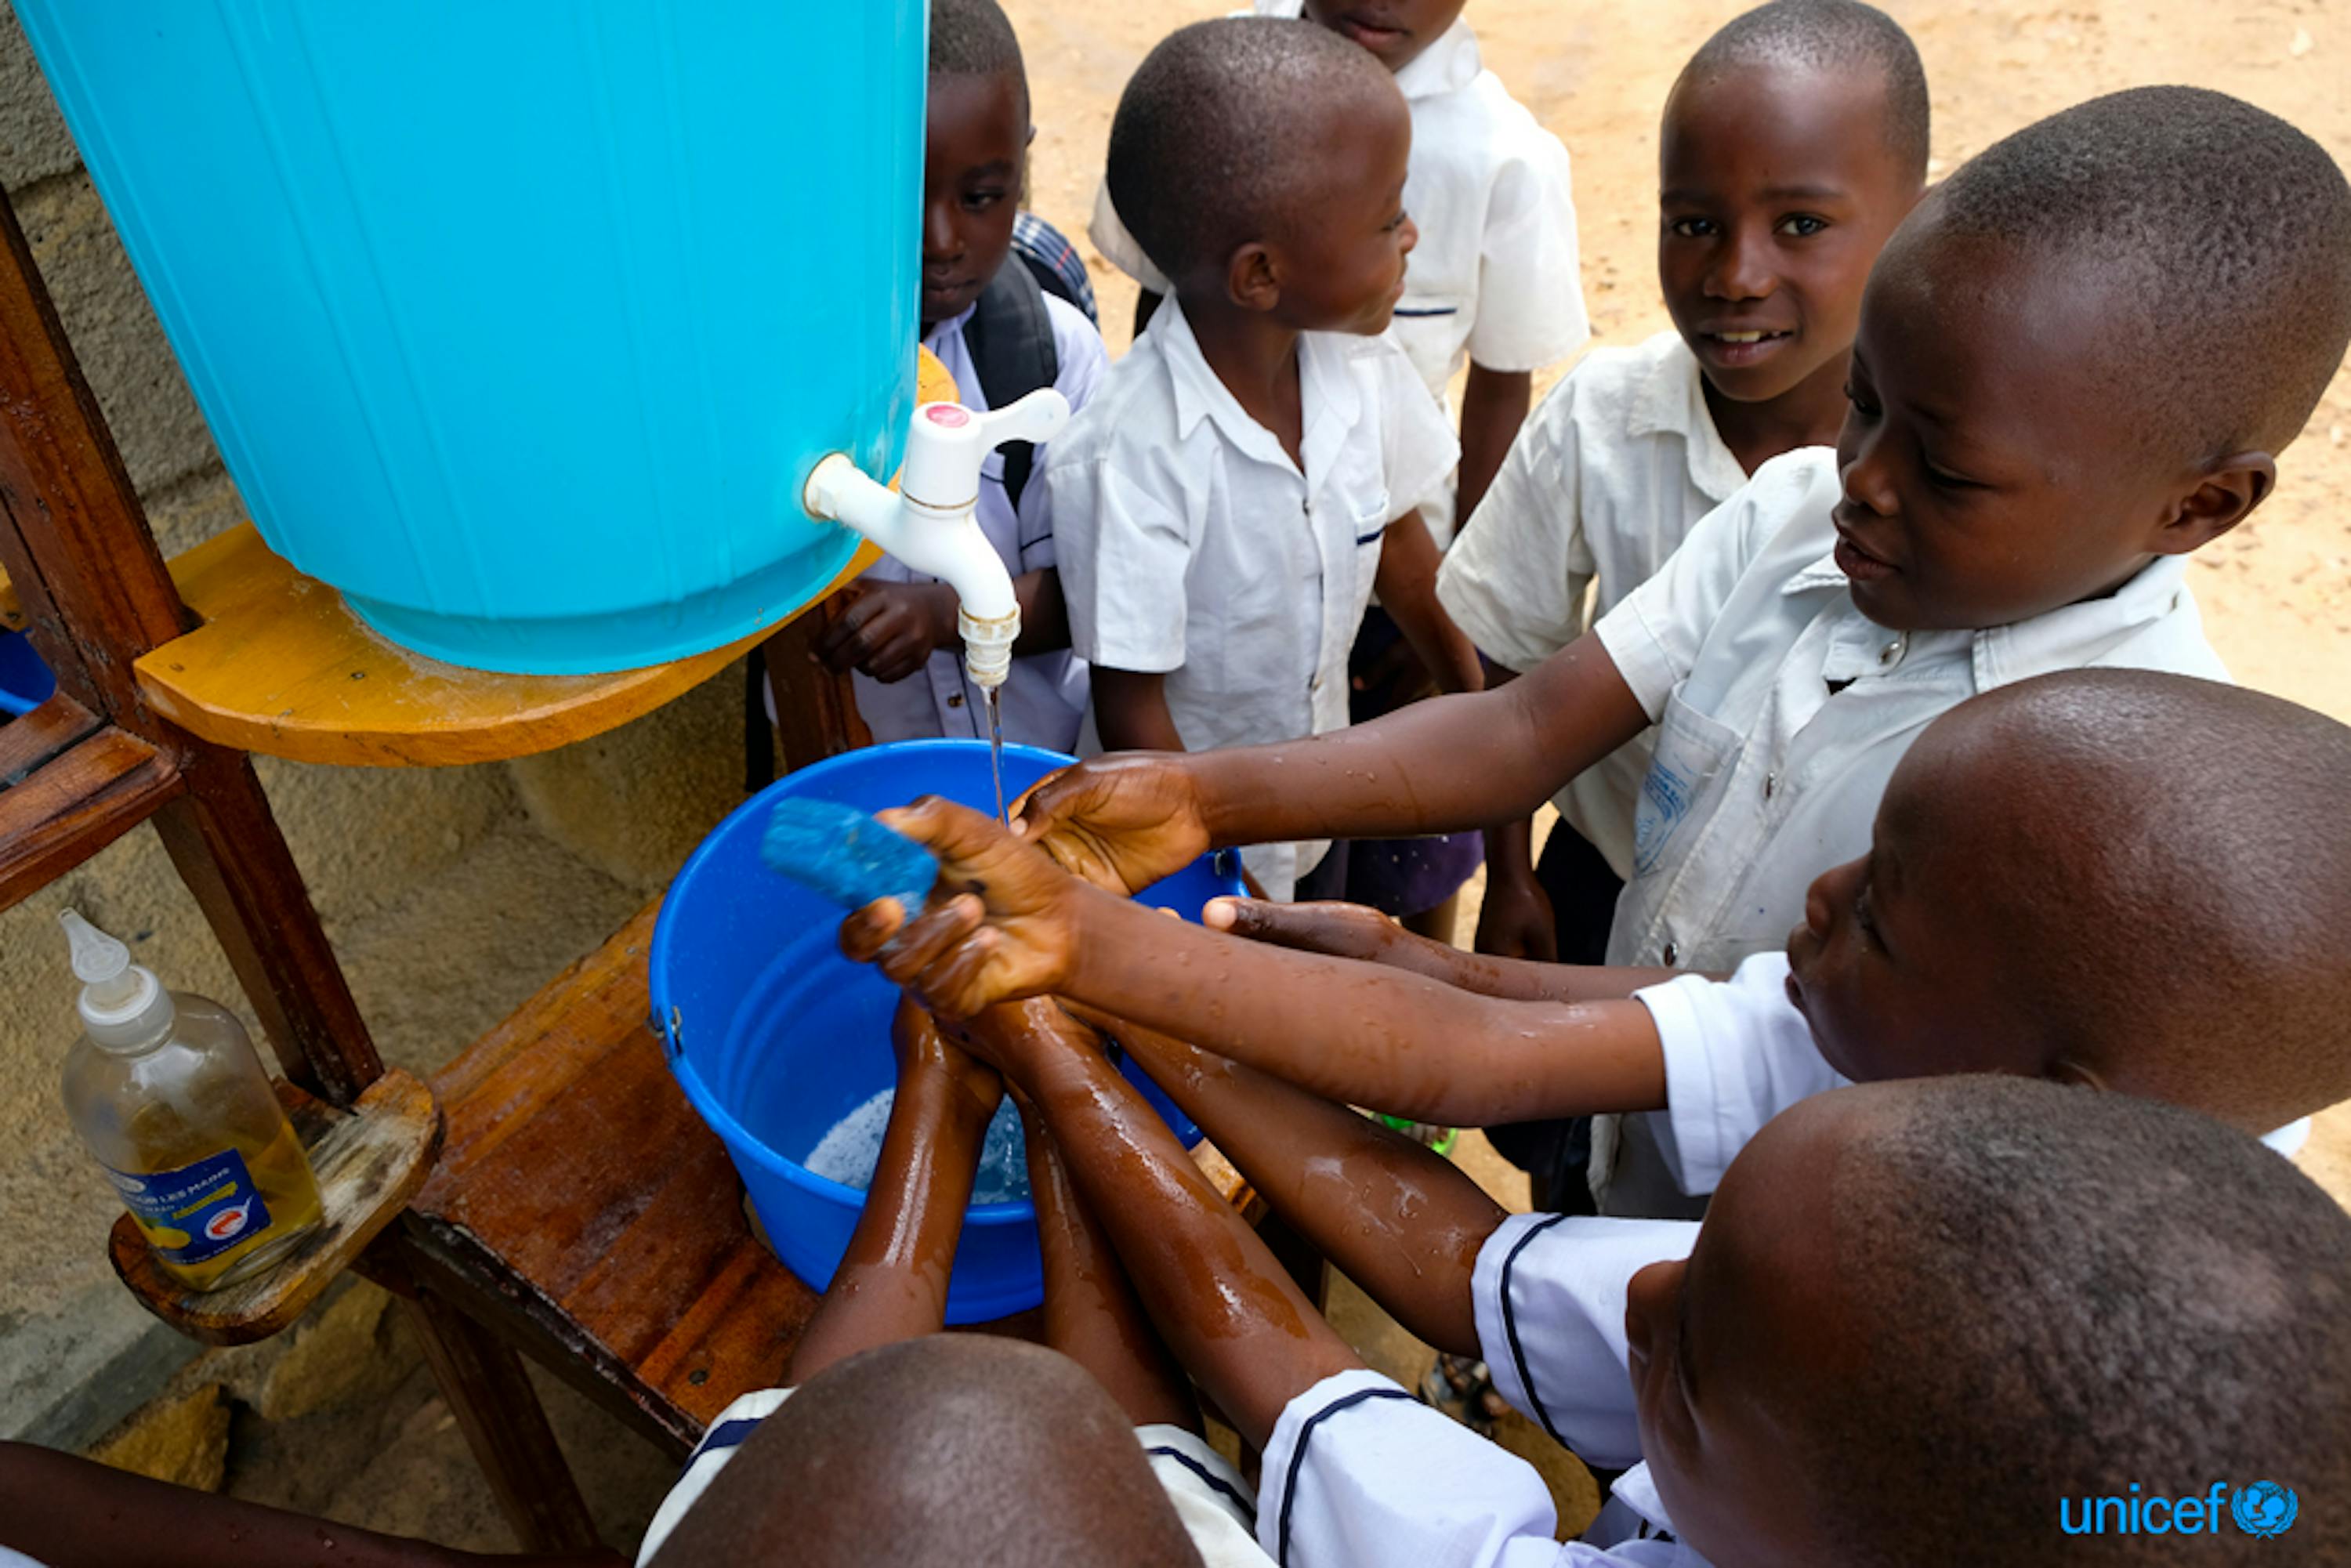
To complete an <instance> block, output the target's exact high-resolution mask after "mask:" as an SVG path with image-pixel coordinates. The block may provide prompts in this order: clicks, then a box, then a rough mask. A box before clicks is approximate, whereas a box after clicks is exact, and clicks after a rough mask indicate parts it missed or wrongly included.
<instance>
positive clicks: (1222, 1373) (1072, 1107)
mask: <svg viewBox="0 0 2351 1568" xmlns="http://www.w3.org/2000/svg"><path fill="white" fill-rule="evenodd" d="M974 1041H975V1044H976V1045H977V1046H978V1048H979V1049H981V1050H982V1051H987V1052H989V1053H991V1054H992V1055H993V1056H994V1058H995V1060H996V1061H997V1063H998V1065H999V1066H1000V1067H1002V1068H1003V1069H1004V1071H1005V1073H1006V1075H1007V1076H1008V1077H1009V1078H1010V1079H1012V1080H1013V1081H1014V1082H1017V1083H1019V1085H1020V1088H1021V1090H1022V1092H1024V1093H1025V1094H1026V1095H1027V1096H1028V1098H1029V1103H1031V1104H1033V1105H1035V1106H1036V1108H1037V1111H1038V1113H1039V1116H1040V1119H1041V1120H1042V1121H1043V1123H1044V1124H1045V1128H1046V1131H1047V1132H1048V1133H1049V1134H1050V1136H1051V1137H1052V1140H1053V1144H1054V1146H1055V1147H1056V1148H1057V1149H1059V1150H1060V1151H1061V1158H1062V1161H1063V1163H1064V1166H1065V1168H1066V1169H1067V1170H1068V1172H1069V1176H1070V1184H1071V1187H1072V1188H1073V1189H1074V1190H1075V1192H1076V1193H1077V1195H1078V1197H1080V1198H1081V1200H1082V1201H1083V1202H1084V1203H1085V1205H1086V1207H1087V1208H1088V1209H1089V1210H1090V1211H1091V1212H1092V1214H1093V1215H1094V1216H1095V1217H1096V1218H1098V1219H1099V1220H1100V1221H1101V1223H1102V1229H1103V1230H1104V1231H1105V1232H1106V1233H1107V1234H1108V1235H1109V1237H1110V1239H1111V1242H1112V1244H1113V1246H1114V1247H1115V1248H1116V1249H1117V1252H1118V1256H1119V1259H1120V1260H1121V1261H1122V1262H1123V1264H1124V1265H1125V1268H1126V1272H1127V1275H1128V1277H1129V1278H1131V1279H1132V1280H1133V1281H1134V1286H1135V1290H1136V1291H1137V1293H1138V1294H1139V1295H1140V1296H1141V1298H1142V1300H1143V1302H1144V1308H1145V1310H1146V1311H1148V1312H1149V1313H1150V1315H1151V1319H1152V1322H1155V1323H1156V1324H1157V1325H1158V1328H1159V1333H1160V1337H1161V1338H1162V1339H1163V1340H1165V1342H1166V1343H1167V1346H1168V1348H1169V1349H1170V1350H1172V1351H1173V1352H1174V1353H1175V1358H1176V1360H1177V1361H1179V1362H1181V1363H1182V1364H1184V1366H1185V1367H1186V1370H1188V1371H1189V1372H1190V1373H1191V1375H1192V1376H1193V1377H1194V1378H1195V1379H1196V1381H1197V1382H1198V1383H1199V1385H1200V1386H1201V1387H1202V1388H1203V1389H1205V1390H1206V1391H1207V1395H1208V1396H1209V1397H1210V1398H1211V1399H1214V1400H1215V1401H1216V1402H1217V1406H1218V1407H1219V1408H1221V1409H1222V1410H1223V1411H1224V1413H1225V1415H1226V1416H1227V1417H1228V1419H1230V1420H1231V1421H1232V1422H1233V1424H1234V1426H1235V1427H1238V1429H1239V1431H1240V1434H1241V1435H1242V1436H1243V1437H1247V1438H1248V1439H1249V1442H1250V1443H1251V1444H1253V1445H1255V1446H1256V1447H1258V1448H1263V1447H1264V1446H1265V1444H1266V1441H1267V1440H1268V1439H1269V1438H1270V1437H1271V1436H1272V1435H1273V1427H1274V1423H1275V1422H1276V1421H1278V1420H1279V1419H1280V1416H1281V1411H1282V1407H1283V1406H1286V1405H1288V1404H1289V1403H1290V1400H1292V1399H1294V1398H1296V1397H1297V1396H1299V1395H1301V1394H1303V1393H1304V1392H1305V1391H1306V1390H1308V1389H1309V1388H1311V1387H1312V1386H1314V1385H1316V1384H1317V1383H1320V1382H1322V1380H1323V1379H1324V1378H1326V1377H1329V1376H1332V1375H1334V1374H1337V1373H1341V1372H1345V1371H1349V1370H1351V1369H1353V1368H1355V1367H1360V1366H1361V1365H1363V1362H1362V1361H1361V1360H1360V1359H1359V1358H1358V1357H1357V1356H1356V1354H1355V1353H1354V1352H1353V1351H1352V1350H1350V1349H1349V1348H1348V1347H1347V1343H1346V1341H1344V1340H1343V1339H1341V1338H1340V1337H1339V1335H1338V1333H1336V1331H1334V1330H1333V1329H1332V1327H1331V1325H1330V1324H1329V1323H1327V1322H1324V1321H1323V1320H1322V1314H1321V1313H1320V1312H1316V1311H1315V1310H1314V1306H1313V1303H1312V1302H1311V1301H1308V1300H1307V1299H1306V1297H1305V1294H1304V1292H1302V1291H1300V1290H1299V1288H1298V1286H1297V1284H1296V1283H1295V1282H1293V1281H1291V1280H1290V1276H1289V1275H1288V1274H1287V1273H1285V1272H1283V1270H1282V1268H1281V1265H1280V1263H1278V1262H1276V1261H1275V1260H1274V1257H1273V1254H1272V1253H1271V1252H1270V1251H1268V1250H1267V1249H1266V1245H1265V1243H1264V1242H1262V1241H1260V1240H1259V1239H1258V1237H1257V1233H1256V1232H1255V1231H1253V1230H1251V1229H1250V1228H1249V1225H1248V1223H1247V1222H1246V1221H1244V1220H1243V1219H1242V1218H1241V1217H1240V1216H1239V1215H1238V1214H1236V1213H1234V1212H1233V1210H1232V1207H1231V1206H1230V1205H1228V1204H1227V1203H1226V1202H1225V1200H1224V1199H1223V1198H1221V1197H1218V1196H1217V1192H1216V1189H1215V1188H1214V1187H1211V1186H1209V1185H1208V1182H1207V1177H1206V1176H1202V1175H1201V1174H1200V1169H1199V1167H1198V1166H1196V1165H1194V1164H1193V1163H1192V1157H1191V1155H1188V1154H1186V1153H1185V1151H1184V1148H1183V1145H1180V1144H1178V1143H1176V1141H1175V1134H1172V1133H1170V1132H1169V1131H1168V1130H1167V1124H1165V1122H1162V1121H1161V1120H1160V1119H1159V1115H1158V1113H1156V1112H1155V1111H1154V1110H1152V1109H1151V1107H1150V1105H1149V1104H1148V1103H1146V1102H1145V1101H1144V1098H1143V1097H1142V1096H1141V1095H1140V1094H1138V1093H1136V1092H1135V1091H1134V1086H1133V1085H1132V1084H1130V1083H1128V1082H1126V1080H1125V1079H1123V1078H1122V1077H1120V1076H1119V1073H1118V1070H1117V1069H1116V1068H1114V1067H1113V1066H1111V1065H1110V1063H1109V1062H1108V1061H1104V1060H1103V1058H1102V1053H1101V1052H1099V1051H1092V1050H1086V1051H1073V1050H1071V1049H1069V1048H1068V1047H1067V1045H1066V1044H1064V1043H1062V1042H1061V1041H1057V1040H1044V1039H1042V1037H1040V1036H1037V1035H1033V1034H1031V1033H1030V1032H1029V1031H1027V1030H1015V1031H1008V1032H1004V1033H998V1032H997V1031H993V1030H990V1029H989V1028H988V1027H987V1020H986V1019H982V1020H979V1021H978V1022H977V1025H976V1027H975V1031H974Z"/></svg>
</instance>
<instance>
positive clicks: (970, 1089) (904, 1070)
mask: <svg viewBox="0 0 2351 1568" xmlns="http://www.w3.org/2000/svg"><path fill="white" fill-rule="evenodd" d="M890 1049H891V1051H892V1053H893V1055H895V1056H896V1057H897V1059H898V1077H899V1079H900V1080H901V1081H902V1082H903V1081H904V1080H905V1079H906V1078H907V1077H909V1076H911V1075H912V1074H914V1073H917V1072H935V1073H937V1074H938V1075H939V1076H940V1077H941V1078H942V1079H944V1080H945V1081H946V1082H948V1083H951V1084H953V1085H954V1086H955V1088H956V1092H958V1093H959V1094H960V1095H961V1096H962V1097H963V1100H964V1102H965V1103H964V1105H963V1108H964V1109H965V1110H967V1111H968V1112H970V1113H971V1114H972V1116H973V1119H974V1120H975V1121H977V1122H978V1123H980V1124H986V1123H987V1119H988V1118H989V1117H990V1116H993V1115H995V1114H996V1103H997V1102H998V1100H1001V1099H1002V1098H1003V1097H1004V1080H1003V1078H1002V1076H1001V1075H1000V1074H998V1071H997V1070H996V1069H995V1068H994V1067H993V1066H992V1065H990V1064H989V1063H987V1062H986V1061H977V1060H976V1059H974V1057H973V1056H972V1054H971V1052H969V1051H966V1050H965V1049H964V1048H963V1047H962V1046H961V1045H959V1044H957V1043H956V1041H954V1040H949V1039H948V1038H947V1037H946V1032H945V1031H944V1030H941V1029H940V1028H939V1026H938V1023H937V1021H936V1020H935V1019H933V1018H932V1017H931V1015H930V1014H928V1013H926V1012H925V1011H924V1010H923V1009H922V1006H921V1004H919V1003H917V1002H916V1001H915V1000H914V998H912V997H902V998H899V1000H898V1011H897V1015H896V1016H895V1017H894V1018H893V1019H891V1020H890Z"/></svg>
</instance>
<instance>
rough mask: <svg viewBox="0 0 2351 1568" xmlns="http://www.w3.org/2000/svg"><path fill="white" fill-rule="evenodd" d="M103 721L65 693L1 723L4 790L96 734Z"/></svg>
mask: <svg viewBox="0 0 2351 1568" xmlns="http://www.w3.org/2000/svg"><path fill="white" fill-rule="evenodd" d="M101 727H103V721H102V720H100V719H99V716H97V715H96V714H94V713H92V712H90V711H89V709H88V708H86V707H84V706H81V705H80V704H79V703H78V702H76V701H74V700H73V698H71V697H69V696H67V695H65V694H64V693H63V692H59V693H57V695H54V696H52V697H50V698H49V700H48V701H47V702H45V703H43V704H42V705H41V706H38V707H37V708H35V709H34V710H33V711H32V712H30V713H28V714H26V715H25V716H23V717H22V718H16V719H11V720H10V721H9V722H8V723H6V724H5V725H0V789H9V788H12V787H13V786H15V785H18V784H22V783H23V782H24V781H25V780H26V779H27V778H29V777H31V775H32V772H33V770H34V769H35V768H38V767H40V766H41V765H42V764H43V763H45V762H47V761H48V760H50V759H51V758H55V757H57V756H59V755H61V754H62V753H64V752H65V751H67V750H68V749H69V748H70V747H72V746H73V745H74V743H75V742H77V741H78V740H81V739H83V738H84V737H89V736H92V735H95V734H97V733H98V732H99V729H100V728H101Z"/></svg>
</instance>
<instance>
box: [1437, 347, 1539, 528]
mask: <svg viewBox="0 0 2351 1568" xmlns="http://www.w3.org/2000/svg"><path fill="white" fill-rule="evenodd" d="M1534 395H1535V378H1534V375H1533V373H1532V372H1531V371H1489V370H1488V369H1487V368H1486V367H1485V366H1483V365H1481V364H1479V362H1478V361H1475V360H1472V361H1469V378H1468V382H1467V384H1465V385H1464V386H1463V387H1462V389H1461V471H1460V476H1459V478H1458V479H1457V480H1456V481H1455V482H1454V499H1453V529H1454V532H1456V533H1458V532H1460V531H1461V530H1462V529H1463V528H1468V526H1469V519H1470V518H1471V517H1474V516H1475V515H1476V514H1477V511H1478V503H1479V502H1480V501H1482V500H1484V499H1485V498H1486V491H1487V488H1488V487H1489V486H1491V485H1492V484H1493V483H1494V476H1495V475H1497V474H1499V473H1500V472H1501V471H1502V459H1503V458H1505V457H1507V456H1509V455H1510V443H1511V442H1513V441H1515V440H1517V439H1518V435H1519V426H1520V425H1521V424H1524V423H1526V422H1527V410H1528V409H1530V408H1531V407H1532V406H1533V405H1534Z"/></svg>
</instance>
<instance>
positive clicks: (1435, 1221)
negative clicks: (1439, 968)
mask: <svg viewBox="0 0 2351 1568" xmlns="http://www.w3.org/2000/svg"><path fill="white" fill-rule="evenodd" d="M1090 1021H1093V1022H1096V1023H1098V1024H1099V1025H1100V1026H1101V1027H1102V1029H1104V1030H1106V1031H1107V1032H1108V1033H1110V1034H1111V1036H1112V1037H1113V1038H1114V1039H1116V1040H1118V1041H1119V1043H1120V1044H1122V1045H1123V1046H1124V1047H1125V1048H1126V1050H1127V1052H1128V1054H1130V1055H1132V1056H1133V1057H1134V1059H1135V1060H1136V1061H1140V1062H1141V1063H1142V1064H1143V1066H1144V1071H1147V1072H1149V1073H1150V1074H1151V1077H1152V1081H1153V1082H1155V1083H1157V1084H1158V1085H1159V1087H1160V1088H1161V1089H1162V1090H1164V1091H1165V1092H1166V1094H1167V1096H1168V1098H1169V1099H1171V1100H1173V1101H1175V1103H1176V1104H1177V1105H1179V1106H1181V1107H1182V1108H1183V1111H1184V1113H1185V1114H1186V1115H1187V1116H1189V1117H1191V1118H1192V1120H1193V1121H1195V1122H1196V1123H1198V1124H1200V1126H1201V1128H1202V1129H1203V1130H1205V1131H1206V1132H1207V1134H1208V1136H1209V1138H1210V1139H1211V1140H1212V1141H1213V1142H1214V1143H1215V1144H1216V1145H1217V1148H1218V1149H1219V1150H1221V1151H1222V1152H1223V1153H1224V1155H1226V1157H1227V1158H1228V1159H1230V1160H1231V1161H1232V1162H1233V1164H1234V1165H1235V1166H1238V1168H1239V1170H1240V1172H1241V1174H1242V1175H1244V1176H1248V1177H1249V1185H1250V1186H1253V1187H1254V1188H1256V1190H1257V1192H1258V1194H1259V1196H1260V1197H1263V1198H1265V1200H1266V1201H1267V1202H1268V1203H1270V1204H1271V1205H1272V1206H1273V1207H1274V1208H1275V1209H1276V1210H1277V1211H1278V1212H1279V1213H1280V1215H1281V1217H1282V1218H1285V1219H1287V1220H1289V1221H1290V1224H1291V1225H1293V1226H1295V1227H1296V1228H1298V1230H1299V1232H1300V1234H1301V1235H1303V1236H1304V1237H1305V1238H1306V1239H1308V1240H1309V1241H1311V1242H1312V1243H1313V1244H1314V1245H1315V1246H1316V1247H1317V1248H1319V1249H1321V1250H1322V1253H1323V1255H1324V1256H1325V1257H1327V1258H1329V1259H1330V1260H1331V1261H1332V1262H1333V1263H1335V1264H1337V1265H1338V1266H1339V1268H1340V1270H1342V1271H1343V1273H1345V1274H1346V1276H1347V1277H1348V1278H1349V1279H1351V1280H1353V1281H1355V1283H1357V1284H1358V1285H1361V1286H1362V1287H1363V1288H1364V1291H1367V1292H1368V1293H1369V1294H1370V1295H1371V1297H1372V1299H1373V1300H1374V1301H1378V1302H1379V1303H1380V1305H1381V1306H1383V1307H1384V1308H1386V1309H1387V1310H1388V1311H1389V1312H1391V1313H1393V1314H1395V1319H1396V1321H1397V1322H1401V1323H1402V1324H1404V1326H1405V1328H1407V1329H1409V1330H1411V1331H1412V1333H1415V1334H1416V1335H1418V1336H1419V1337H1420V1338H1421V1339H1423V1340H1425V1341H1426V1342H1427V1343H1430V1344H1433V1345H1435V1346H1436V1347H1437V1349H1439V1350H1446V1351H1451V1352H1453V1353H1455V1354H1460V1355H1476V1354H1479V1339H1478V1317H1477V1310H1476V1302H1475V1300H1474V1298H1473V1297H1472V1295H1471V1291H1470V1284H1471V1280H1472V1277H1473V1275H1474V1274H1475V1272H1476V1270H1477V1266H1478V1253H1479V1249H1481V1248H1482V1247H1484V1245H1485V1243H1486V1239H1487V1238H1489V1236H1491V1235H1493V1233H1494V1230H1495V1228H1496V1227H1498V1226H1499V1225H1500V1224H1501V1223H1502V1220H1503V1218H1504V1210H1503V1208H1502V1206H1501V1205H1499V1204H1498V1203H1496V1202H1495V1201H1494V1200H1493V1199H1492V1198H1490V1197H1487V1196H1486V1193H1485V1191H1484V1189H1482V1188H1481V1187H1479V1186H1478V1184H1477V1183H1476V1182H1475V1181H1473V1180H1471V1179H1470V1178H1469V1176H1468V1175H1467V1174H1465V1173H1464V1172H1463V1171H1461V1170H1460V1169H1459V1168H1458V1166H1455V1165H1453V1164H1452V1163H1451V1162H1450V1161H1448V1160H1447V1159H1445V1158H1444V1157H1443V1156H1441V1155H1437V1154H1435V1153H1433V1152H1432V1151H1430V1150H1428V1149H1426V1148H1425V1147H1423V1146H1422V1145H1419V1144H1417V1143H1415V1142H1414V1141H1413V1140H1412V1139H1410V1138H1407V1137H1405V1135H1404V1134H1401V1133H1397V1132H1394V1131H1392V1130H1390V1129H1389V1128H1387V1127H1384V1126H1382V1125H1381V1124H1379V1123H1377V1122H1375V1121H1373V1120H1372V1119H1370V1118H1369V1117H1366V1116H1363V1115H1360V1114H1358V1113H1355V1112H1354V1111H1352V1110H1350V1109H1348V1108H1347V1107H1346V1106H1344V1105H1340V1104H1336V1103H1332V1102H1331V1101H1329V1100H1325V1099H1322V1097H1321V1096H1319V1095H1315V1094H1310V1093H1308V1092H1306V1091H1304V1090H1302V1089H1300V1088H1297V1087H1295V1086H1294V1085H1291V1084H1289V1083H1285V1082H1282V1081H1281V1080H1280V1079H1279V1078H1276V1077H1274V1076H1273V1075H1271V1074H1270V1073H1266V1072H1260V1071H1258V1070H1257V1069H1255V1068H1252V1067H1248V1066H1244V1065H1243V1064H1241V1063H1239V1062H1237V1061H1228V1060H1227V1059H1226V1058H1224V1057H1221V1056H1216V1055H1213V1054H1211V1053H1209V1052H1207V1051H1202V1050H1200V1049H1199V1048H1198V1047H1196V1046H1193V1045H1187V1044H1186V1043H1184V1042H1183V1041H1181V1040H1175V1039H1172V1038H1170V1037H1169V1036H1167V1035H1165V1034H1162V1033H1160V1032H1159V1031H1157V1030H1148V1029H1144V1028H1143V1027H1142V1026H1140V1025H1137V1024H1134V1023H1130V1022H1127V1021H1125V1020H1123V1019H1111V1018H1108V1017H1103V1018H1100V1019H1092V1020H1090Z"/></svg>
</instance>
